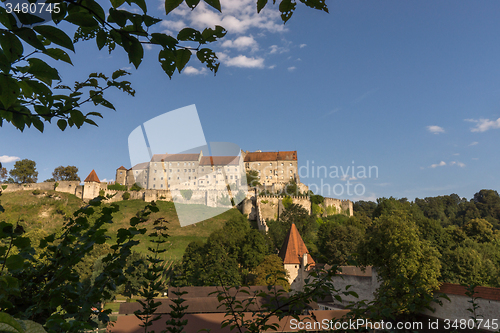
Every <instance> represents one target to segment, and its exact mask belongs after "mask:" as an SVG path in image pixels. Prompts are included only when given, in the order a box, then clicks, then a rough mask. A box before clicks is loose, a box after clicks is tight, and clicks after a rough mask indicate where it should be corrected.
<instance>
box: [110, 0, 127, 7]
mask: <svg viewBox="0 0 500 333" xmlns="http://www.w3.org/2000/svg"><path fill="white" fill-rule="evenodd" d="M124 2H125V0H111V6H113V8H118V7H120V6H121V5H123V3H124Z"/></svg>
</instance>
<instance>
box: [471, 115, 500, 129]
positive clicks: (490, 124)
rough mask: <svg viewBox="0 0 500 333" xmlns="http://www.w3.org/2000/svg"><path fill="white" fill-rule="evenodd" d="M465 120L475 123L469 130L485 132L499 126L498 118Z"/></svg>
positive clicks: (499, 119)
mask: <svg viewBox="0 0 500 333" xmlns="http://www.w3.org/2000/svg"><path fill="white" fill-rule="evenodd" d="M465 121H468V122H471V123H476V126H475V127H473V128H471V132H486V131H487V130H490V129H497V128H500V118H498V119H497V120H489V119H484V118H480V119H465Z"/></svg>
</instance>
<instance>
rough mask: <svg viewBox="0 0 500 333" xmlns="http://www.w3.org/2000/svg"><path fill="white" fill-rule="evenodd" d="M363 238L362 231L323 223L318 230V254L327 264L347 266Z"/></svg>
mask: <svg viewBox="0 0 500 333" xmlns="http://www.w3.org/2000/svg"><path fill="white" fill-rule="evenodd" d="M363 236H364V235H363V231H362V230H360V229H358V228H356V227H354V226H350V225H347V226H346V225H335V224H333V223H331V222H327V223H323V224H322V225H321V226H320V227H319V230H318V241H317V242H318V252H319V254H320V255H321V257H322V259H323V261H324V262H325V263H327V264H330V265H339V266H342V265H347V264H348V258H349V257H350V256H352V255H353V254H354V253H356V251H357V248H358V244H359V243H360V242H361V241H362V240H363Z"/></svg>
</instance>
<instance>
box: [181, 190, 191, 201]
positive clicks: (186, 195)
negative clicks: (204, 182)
mask: <svg viewBox="0 0 500 333" xmlns="http://www.w3.org/2000/svg"><path fill="white" fill-rule="evenodd" d="M181 195H182V197H183V198H184V199H185V200H191V197H192V196H193V190H181Z"/></svg>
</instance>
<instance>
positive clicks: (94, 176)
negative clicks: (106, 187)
mask: <svg viewBox="0 0 500 333" xmlns="http://www.w3.org/2000/svg"><path fill="white" fill-rule="evenodd" d="M84 182H85V183H86V182H96V183H100V182H101V181H100V180H99V177H97V174H96V173H95V170H93V169H92V171H90V173H89V175H88V176H87V178H85V180H84Z"/></svg>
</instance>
